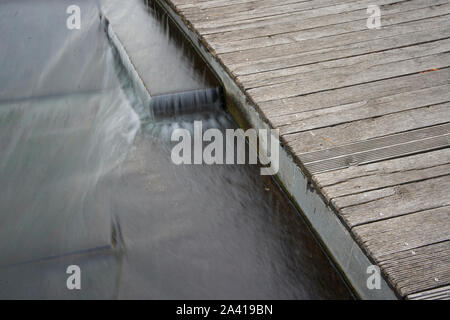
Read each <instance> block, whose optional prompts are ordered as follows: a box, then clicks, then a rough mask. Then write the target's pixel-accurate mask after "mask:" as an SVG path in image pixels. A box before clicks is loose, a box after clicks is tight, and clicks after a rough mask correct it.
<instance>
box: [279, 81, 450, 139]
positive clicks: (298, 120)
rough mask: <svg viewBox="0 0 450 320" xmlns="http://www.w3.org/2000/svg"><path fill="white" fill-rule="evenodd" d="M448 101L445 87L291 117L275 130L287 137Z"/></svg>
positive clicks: (447, 89)
mask: <svg viewBox="0 0 450 320" xmlns="http://www.w3.org/2000/svg"><path fill="white" fill-rule="evenodd" d="M448 101H450V85H449V84H446V85H442V86H438V87H432V88H426V89H421V90H417V91H411V92H405V93H399V94H395V95H392V96H387V97H382V98H377V99H373V100H369V101H362V102H358V103H352V104H345V105H339V106H336V107H331V108H327V109H320V110H314V111H309V112H304V113H301V114H295V115H294V116H292V117H291V119H292V120H287V121H286V123H285V124H284V125H282V126H279V129H280V133H281V134H289V133H292V132H301V131H307V130H313V129H317V128H323V127H328V126H333V125H337V124H341V123H347V122H352V121H356V120H362V119H368V118H373V117H377V116H382V115H388V114H391V113H397V112H400V111H405V110H411V109H417V108H421V107H425V106H431V105H435V104H440V103H445V102H448Z"/></svg>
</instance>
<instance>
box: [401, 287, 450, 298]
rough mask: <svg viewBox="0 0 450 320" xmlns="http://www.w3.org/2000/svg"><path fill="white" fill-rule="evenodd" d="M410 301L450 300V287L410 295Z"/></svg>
mask: <svg viewBox="0 0 450 320" xmlns="http://www.w3.org/2000/svg"><path fill="white" fill-rule="evenodd" d="M407 299H408V300H450V286H444V287H440V288H437V289H431V290H427V291H422V292H419V293H414V294H410V295H409V296H408V297H407Z"/></svg>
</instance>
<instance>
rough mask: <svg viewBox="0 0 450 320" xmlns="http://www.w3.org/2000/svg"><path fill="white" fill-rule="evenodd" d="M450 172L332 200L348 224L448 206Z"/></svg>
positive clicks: (352, 225)
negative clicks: (440, 175)
mask: <svg viewBox="0 0 450 320" xmlns="http://www.w3.org/2000/svg"><path fill="white" fill-rule="evenodd" d="M449 194H450V175H446V176H443V177H438V178H432V179H428V180H424V181H419V182H413V183H407V184H403V185H398V186H394V187H388V188H384V189H379V190H374V191H368V192H363V193H358V194H353V195H350V196H345V197H339V198H335V199H334V200H332V203H333V205H334V206H336V208H338V209H339V210H340V213H341V216H342V217H343V218H344V219H345V221H346V222H347V223H348V225H349V226H350V227H354V226H357V225H361V224H365V223H369V222H374V221H378V220H383V219H387V218H392V217H396V216H401V215H406V214H410V213H414V212H418V211H423V210H429V209H433V208H438V207H444V206H448V205H450V197H448V195H449Z"/></svg>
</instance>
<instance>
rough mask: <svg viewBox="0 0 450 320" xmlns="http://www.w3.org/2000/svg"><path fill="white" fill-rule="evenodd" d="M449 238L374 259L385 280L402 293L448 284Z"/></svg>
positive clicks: (404, 294) (449, 281)
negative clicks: (385, 276) (384, 275)
mask: <svg viewBox="0 0 450 320" xmlns="http://www.w3.org/2000/svg"><path fill="white" fill-rule="evenodd" d="M449 256H450V241H445V242H441V243H437V244H432V245H429V246H425V247H421V248H417V249H414V250H408V251H402V252H399V253H393V254H388V255H385V256H382V257H380V258H379V260H378V262H379V264H380V266H381V269H382V270H383V272H384V273H385V274H386V275H387V277H388V279H389V281H390V282H391V283H392V284H393V285H394V287H395V288H396V289H397V290H398V292H399V293H400V294H401V295H402V296H403V297H405V296H407V295H411V294H414V293H417V292H421V291H424V290H430V289H434V288H437V287H442V286H444V285H446V284H448V283H450V264H449V263H448V257H449Z"/></svg>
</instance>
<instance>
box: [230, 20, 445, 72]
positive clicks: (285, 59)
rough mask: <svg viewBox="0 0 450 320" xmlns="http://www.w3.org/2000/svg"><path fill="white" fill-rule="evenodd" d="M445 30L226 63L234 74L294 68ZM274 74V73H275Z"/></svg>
mask: <svg viewBox="0 0 450 320" xmlns="http://www.w3.org/2000/svg"><path fill="white" fill-rule="evenodd" d="M449 34H450V22H449V23H448V25H445V24H444V25H441V26H440V27H439V28H437V29H435V30H424V31H419V32H415V33H413V34H411V35H410V36H409V37H408V36H405V35H404V34H402V35H397V36H393V37H387V38H383V39H376V40H369V41H367V42H365V43H363V44H361V43H357V44H350V45H345V46H341V47H336V48H328V49H322V50H317V51H314V52H303V53H299V54H294V55H290V56H282V57H275V58H270V59H264V60H262V61H257V62H256V63H254V62H253V61H252V62H251V61H247V63H241V64H240V65H241V66H233V65H230V68H231V70H232V72H233V74H235V75H237V76H243V75H252V74H255V73H262V72H267V71H275V70H280V69H287V68H294V67H300V66H305V65H310V64H318V63H319V62H326V61H332V60H336V59H344V58H351V57H356V56H362V55H367V54H370V53H379V52H382V51H386V50H393V49H398V48H402V47H407V46H412V45H418V44H423V43H426V42H432V41H436V40H443V39H446V38H448V35H449ZM274 75H275V76H277V74H276V73H275V74H274ZM264 78H266V77H264Z"/></svg>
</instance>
